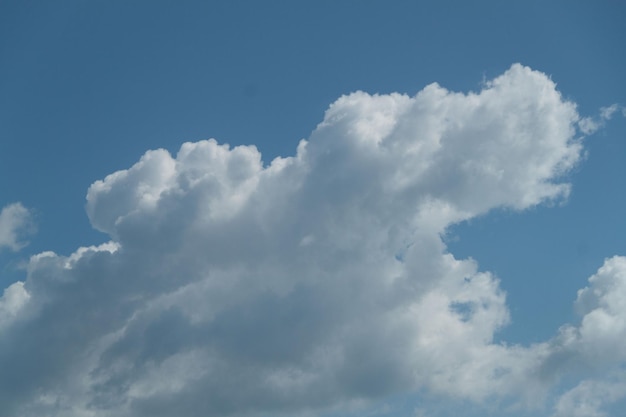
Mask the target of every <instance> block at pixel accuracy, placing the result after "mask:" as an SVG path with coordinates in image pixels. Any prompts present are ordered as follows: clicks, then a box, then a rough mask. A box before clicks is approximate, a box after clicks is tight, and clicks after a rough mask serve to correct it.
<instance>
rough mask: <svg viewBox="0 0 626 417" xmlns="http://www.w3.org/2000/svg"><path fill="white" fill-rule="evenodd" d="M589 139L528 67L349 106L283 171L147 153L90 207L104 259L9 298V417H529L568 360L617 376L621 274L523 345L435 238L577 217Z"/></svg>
mask: <svg viewBox="0 0 626 417" xmlns="http://www.w3.org/2000/svg"><path fill="white" fill-rule="evenodd" d="M580 120H581V119H580V117H579V116H578V114H577V112H576V108H575V105H574V104H573V103H571V102H568V101H565V100H564V99H563V98H562V97H561V95H560V93H559V92H558V91H557V90H556V89H555V84H554V83H553V82H552V81H551V80H550V79H549V78H548V77H547V76H546V75H544V74H542V73H540V72H536V71H532V70H531V69H529V68H527V67H523V66H521V65H517V64H516V65H513V66H512V67H511V68H510V69H509V70H508V71H507V72H505V73H504V74H503V75H501V76H499V77H497V78H495V79H494V80H492V81H491V82H489V83H487V84H486V86H485V88H484V89H483V90H482V91H480V92H477V93H468V94H463V93H455V92H451V91H448V90H446V89H444V88H443V87H441V86H439V85H437V84H432V85H429V86H427V87H426V88H424V89H423V90H422V91H420V92H419V93H418V94H417V95H416V96H414V97H409V96H406V95H401V94H389V95H369V94H366V93H363V92H356V93H353V94H350V95H347V96H343V97H341V98H339V99H338V100H337V101H336V102H335V103H333V104H332V105H331V106H330V107H329V109H328V110H327V112H326V114H325V116H324V120H323V121H322V122H321V123H320V124H319V125H318V127H317V128H316V130H315V131H314V132H313V133H312V134H311V137H310V138H309V140H308V141H304V140H303V141H301V142H300V144H299V145H298V147H297V151H296V154H295V155H294V156H290V157H285V158H276V159H274V160H273V161H271V162H270V163H267V164H265V163H264V162H263V161H262V158H261V154H260V153H259V151H258V150H257V149H256V148H255V147H254V146H238V147H234V148H230V147H229V146H228V145H220V144H218V143H217V141H215V140H206V141H200V142H196V143H185V144H183V145H182V147H181V148H180V150H179V151H178V153H177V154H176V155H175V156H172V155H170V153H168V152H167V151H165V150H155V151H149V152H147V153H146V154H145V155H144V156H143V157H142V158H141V159H140V160H139V162H137V163H136V164H135V165H133V166H132V167H131V168H129V169H127V170H123V171H119V172H116V173H114V174H111V175H109V176H107V177H106V178H105V179H103V180H101V181H96V182H95V183H94V184H92V186H91V187H90V188H89V190H88V193H87V213H88V215H89V218H90V220H91V223H92V225H93V226H94V227H95V228H97V229H98V230H101V231H103V232H105V233H107V234H108V235H109V236H110V238H111V242H110V243H106V244H104V245H100V246H92V247H89V248H80V249H78V250H77V251H76V252H75V253H74V254H72V255H71V256H69V257H64V256H60V255H57V254H55V253H53V252H45V253H42V254H39V255H36V256H34V257H33V258H32V259H31V260H30V263H29V266H28V273H27V278H26V280H25V282H24V283H23V284H21V283H18V284H13V286H12V287H9V288H8V289H7V290H5V294H4V296H3V298H2V301H1V304H0V305H1V306H3V307H2V308H0V314H2V316H1V318H0V323H2V325H1V326H2V327H0V332H2V333H1V334H0V340H2V341H3V343H2V344H0V369H3V372H2V375H1V376H0V414H2V415H20V416H24V417H29V416H39V415H50V414H52V415H65V416H70V417H74V416H76V417H78V416H81V417H82V416H91V417H94V416H95V417H100V416H109V415H116V416H121V417H124V416H133V417H140V416H172V415H184V416H189V417H194V416H205V415H215V416H229V415H237V416H246V415H249V416H258V415H267V414H271V415H280V414H286V415H300V414H302V413H305V412H309V413H316V412H321V411H324V410H330V409H333V408H341V407H348V406H350V407H354V406H360V405H363V404H367V403H368V401H371V400H375V399H380V398H384V397H385V396H388V395H396V394H402V393H405V394H406V393H415V395H421V396H423V397H424V398H429V396H431V395H436V396H441V395H443V396H446V397H449V398H452V399H458V400H463V401H465V400H468V401H473V402H475V403H477V404H482V403H485V402H487V401H489V402H490V403H493V404H497V403H499V402H501V403H503V404H506V403H507V402H508V403H509V404H510V403H511V401H513V402H515V403H519V404H520V406H524V405H532V404H537V403H538V402H539V403H540V402H541V401H542V400H543V399H544V397H545V396H546V393H547V392H548V391H549V389H550V388H551V387H553V384H554V383H555V382H556V381H557V380H558V379H559V377H560V376H562V375H565V374H568V372H570V371H571V369H570V367H568V366H567V364H568V358H571V357H581V358H586V359H588V361H589V363H590V364H592V362H593V361H594V360H593V353H592V352H593V351H594V350H593V349H596V348H597V349H600V351H602V352H610V353H611V355H612V356H610V358H609V359H608V360H607V362H606V363H605V364H603V365H602V364H600V365H598V366H599V368H598V369H600V368H601V366H607V364H609V363H617V362H620V361H623V360H624V358H623V357H622V356H620V353H619V352H617V350H616V349H615V348H614V346H613V345H611V343H613V342H614V341H613V340H611V338H610V336H609V333H608V332H606V333H605V334H604V336H605V337H604V338H602V337H599V336H598V335H600V336H602V334H603V333H602V327H601V326H602V324H603V323H604V322H602V321H599V320H597V319H595V316H597V315H600V313H594V312H595V311H601V312H604V313H606V314H608V315H609V316H610V319H609V320H608V321H607V322H608V323H609V326H617V324H616V323H617V322H618V320H617V319H616V318H617V317H621V316H620V314H623V311H624V306H623V305H622V304H620V301H619V300H618V301H614V300H613V298H612V296H611V294H612V292H611V291H610V290H609V289H610V288H613V287H612V285H613V286H618V287H619V286H620V285H622V284H620V283H621V282H622V281H621V280H623V278H622V275H619V274H613V273H612V272H610V273H609V275H610V276H611V277H612V278H610V279H605V278H602V277H603V276H604V272H602V271H605V270H607V268H609V269H610V265H613V263H617V264H618V265H621V263H620V262H621V261H620V259H621V258H613V259H616V260H615V261H610V262H608V261H607V262H608V263H607V264H605V267H603V268H604V269H601V270H600V271H599V272H598V275H597V277H599V278H592V279H591V281H590V287H589V288H590V289H584V290H582V292H581V293H580V294H579V298H578V301H577V305H579V306H581V308H582V314H583V319H582V322H581V324H580V326H571V325H570V326H564V327H563V328H562V329H561V332H560V333H559V334H557V335H556V336H555V337H554V339H552V340H549V341H546V342H544V343H540V344H536V345H531V346H517V345H513V346H509V345H505V344H500V343H494V335H495V334H496V333H497V332H498V331H499V330H500V329H501V328H502V327H503V326H506V325H507V323H508V321H509V314H508V310H507V307H506V297H505V294H504V292H503V291H502V290H501V289H500V287H499V281H498V279H497V278H496V277H495V276H493V275H492V274H491V273H489V272H484V271H479V270H478V266H477V265H476V263H475V262H474V261H472V260H471V259H456V258H455V257H454V256H453V255H452V254H450V253H448V251H447V249H446V246H445V244H444V243H443V241H442V238H441V236H442V234H444V233H445V231H446V228H447V227H449V226H450V225H451V224H454V223H456V222H460V221H463V220H466V219H469V218H472V217H475V216H478V215H481V214H484V213H486V212H488V211H490V210H493V209H496V208H500V207H508V208H511V209H514V210H524V209H527V208H529V207H533V206H535V205H537V204H541V203H544V202H546V201H553V200H558V199H563V198H566V197H567V195H568V193H569V189H570V185H569V184H568V183H567V180H566V178H567V177H566V175H567V173H568V172H569V171H570V170H571V169H572V168H573V167H574V166H575V165H576V164H577V163H578V161H579V159H580V155H581V152H582V143H581V142H580V140H579V139H577V138H576V135H577V130H576V129H577V126H578V124H579V122H580ZM607 265H609V266H607ZM619 268H621V266H618V269H619ZM619 288H621V287H619ZM7 306H8V307H7ZM598 309H600V310H598ZM611 318H613V319H615V320H613V321H611ZM594 332H596V333H594ZM4 341H6V342H4ZM596 345H597V346H596ZM603 349H604V350H603ZM593 363H595V362H593Z"/></svg>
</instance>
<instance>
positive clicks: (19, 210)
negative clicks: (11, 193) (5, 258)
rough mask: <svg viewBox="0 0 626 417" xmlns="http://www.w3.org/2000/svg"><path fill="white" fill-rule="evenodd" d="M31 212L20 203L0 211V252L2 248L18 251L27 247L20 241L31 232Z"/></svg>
mask: <svg viewBox="0 0 626 417" xmlns="http://www.w3.org/2000/svg"><path fill="white" fill-rule="evenodd" d="M33 229H34V223H33V220H32V214H31V212H30V211H29V210H28V209H27V208H25V207H24V206H23V205H22V204H20V203H13V204H9V205H8V206H5V207H4V208H3V209H2V211H0V250H2V249H4V248H8V249H11V250H12V251H18V250H20V249H22V248H23V247H24V246H26V245H27V242H24V241H22V238H23V237H24V236H25V235H28V234H30V233H32V232H33Z"/></svg>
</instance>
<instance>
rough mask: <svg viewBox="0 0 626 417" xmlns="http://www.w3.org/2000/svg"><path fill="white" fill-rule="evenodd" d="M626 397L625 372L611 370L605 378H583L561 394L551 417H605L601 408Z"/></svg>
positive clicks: (605, 414) (604, 412)
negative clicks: (583, 379)
mask: <svg viewBox="0 0 626 417" xmlns="http://www.w3.org/2000/svg"><path fill="white" fill-rule="evenodd" d="M623 398H626V373H625V372H623V371H622V372H613V373H612V374H611V375H610V376H609V377H608V378H606V380H585V381H582V382H581V383H579V384H578V385H576V387H574V388H572V389H571V390H569V391H567V392H566V393H565V394H563V395H562V396H561V397H560V398H559V400H558V402H557V403H556V406H555V412H554V414H553V417H606V416H607V415H608V414H607V413H606V411H604V410H603V408H604V407H605V406H606V405H607V404H613V403H615V402H617V401H619V400H621V399H623Z"/></svg>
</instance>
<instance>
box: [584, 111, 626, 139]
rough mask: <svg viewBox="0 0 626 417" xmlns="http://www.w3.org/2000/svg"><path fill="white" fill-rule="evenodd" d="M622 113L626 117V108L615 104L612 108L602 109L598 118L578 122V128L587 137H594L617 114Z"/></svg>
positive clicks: (586, 118) (587, 118)
mask: <svg viewBox="0 0 626 417" xmlns="http://www.w3.org/2000/svg"><path fill="white" fill-rule="evenodd" d="M618 112H620V113H622V116H624V117H626V107H624V106H622V105H620V104H617V103H614V104H611V105H610V106H606V107H601V108H600V112H599V115H598V116H596V117H583V118H581V119H580V120H579V121H578V128H579V129H580V131H581V132H582V133H583V134H585V135H593V134H594V133H596V132H597V131H598V130H600V129H603V128H604V127H605V126H606V122H608V121H609V120H611V119H612V118H613V116H614V115H615V113H618Z"/></svg>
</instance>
